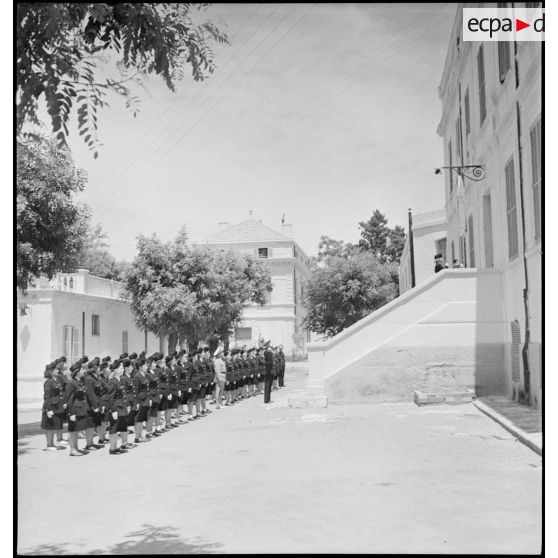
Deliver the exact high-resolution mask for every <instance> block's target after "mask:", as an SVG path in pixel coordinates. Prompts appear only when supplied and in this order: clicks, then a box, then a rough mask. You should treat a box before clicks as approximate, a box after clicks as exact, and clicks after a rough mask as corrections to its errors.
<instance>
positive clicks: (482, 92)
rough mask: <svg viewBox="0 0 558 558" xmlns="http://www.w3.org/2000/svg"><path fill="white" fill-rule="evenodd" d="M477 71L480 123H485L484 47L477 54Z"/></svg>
mask: <svg viewBox="0 0 558 558" xmlns="http://www.w3.org/2000/svg"><path fill="white" fill-rule="evenodd" d="M477 71H478V80H479V113H480V114H479V115H480V123H481V126H482V123H483V122H484V119H485V118H486V92H485V86H484V49H483V46H482V45H480V47H479V51H478V53H477Z"/></svg>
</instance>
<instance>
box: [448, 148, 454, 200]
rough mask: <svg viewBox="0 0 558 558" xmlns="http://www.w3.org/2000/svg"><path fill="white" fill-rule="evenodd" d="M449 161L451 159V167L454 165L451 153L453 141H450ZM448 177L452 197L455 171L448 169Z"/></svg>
mask: <svg viewBox="0 0 558 558" xmlns="http://www.w3.org/2000/svg"><path fill="white" fill-rule="evenodd" d="M448 159H449V166H450V167H451V166H452V165H453V160H452V159H453V158H452V153H451V139H450V140H449V143H448ZM448 171H449V172H448V176H449V190H450V196H451V193H452V192H453V171H452V169H451V168H450V169H448Z"/></svg>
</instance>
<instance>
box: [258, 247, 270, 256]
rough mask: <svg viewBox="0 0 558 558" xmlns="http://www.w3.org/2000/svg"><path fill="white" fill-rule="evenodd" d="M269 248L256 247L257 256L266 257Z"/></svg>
mask: <svg viewBox="0 0 558 558" xmlns="http://www.w3.org/2000/svg"><path fill="white" fill-rule="evenodd" d="M268 257H269V249H268V248H258V258H268Z"/></svg>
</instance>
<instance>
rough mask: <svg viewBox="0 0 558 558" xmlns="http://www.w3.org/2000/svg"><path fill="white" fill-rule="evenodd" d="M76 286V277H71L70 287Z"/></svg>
mask: <svg viewBox="0 0 558 558" xmlns="http://www.w3.org/2000/svg"><path fill="white" fill-rule="evenodd" d="M73 288H74V278H73V277H70V289H73Z"/></svg>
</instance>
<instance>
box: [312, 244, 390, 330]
mask: <svg viewBox="0 0 558 558" xmlns="http://www.w3.org/2000/svg"><path fill="white" fill-rule="evenodd" d="M396 296H397V286H396V285H395V284H394V283H393V280H392V276H391V274H390V271H389V270H388V269H387V267H386V266H385V265H384V264H382V263H381V262H379V261H378V260H377V259H376V257H375V256H374V255H373V254H371V253H369V252H359V253H355V254H353V255H352V256H351V257H349V258H345V257H339V256H333V257H330V258H329V259H328V261H327V266H325V267H323V268H316V269H315V270H314V272H313V273H312V274H311V275H310V278H309V280H308V281H307V284H306V289H305V306H306V309H307V315H306V318H305V320H304V325H305V327H307V328H308V329H310V330H311V331H314V332H316V333H319V334H322V335H325V336H326V337H332V336H334V335H337V334H338V333H340V332H341V331H343V330H344V329H346V328H347V327H349V326H351V325H352V324H354V323H355V322H357V321H358V320H360V319H362V318H364V317H365V316H367V315H368V314H370V313H371V312H373V311H374V310H376V309H378V308H380V307H381V306H383V305H384V304H386V303H388V302H389V301H390V300H392V299H394V298H395V297H396Z"/></svg>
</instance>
